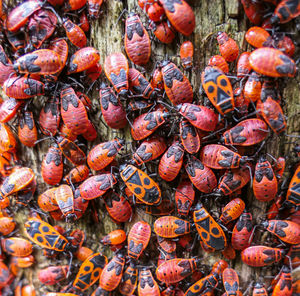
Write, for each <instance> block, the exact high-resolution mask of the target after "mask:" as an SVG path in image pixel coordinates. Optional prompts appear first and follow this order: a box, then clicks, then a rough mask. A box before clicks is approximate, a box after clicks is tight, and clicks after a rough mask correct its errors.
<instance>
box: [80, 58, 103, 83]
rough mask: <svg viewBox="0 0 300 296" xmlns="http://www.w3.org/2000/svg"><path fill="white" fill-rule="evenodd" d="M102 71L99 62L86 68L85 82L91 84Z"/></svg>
mask: <svg viewBox="0 0 300 296" xmlns="http://www.w3.org/2000/svg"><path fill="white" fill-rule="evenodd" d="M101 73H102V67H101V65H100V64H99V63H97V64H96V65H95V66H93V67H90V68H88V69H87V70H86V71H85V77H84V79H85V81H86V83H87V84H91V83H93V82H94V81H96V80H97V79H98V78H99V77H100V75H101Z"/></svg>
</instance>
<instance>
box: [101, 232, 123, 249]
mask: <svg viewBox="0 0 300 296" xmlns="http://www.w3.org/2000/svg"><path fill="white" fill-rule="evenodd" d="M125 240H126V233H125V231H124V230H122V229H117V230H114V231H111V232H110V233H109V234H108V235H106V236H104V237H103V238H102V239H101V240H100V243H101V244H103V245H119V244H122V243H123V242H124V241H125Z"/></svg>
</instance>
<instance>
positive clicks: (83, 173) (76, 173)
mask: <svg viewBox="0 0 300 296" xmlns="http://www.w3.org/2000/svg"><path fill="white" fill-rule="evenodd" d="M89 174H90V171H89V168H88V167H87V166H86V165H79V166H77V167H75V168H73V169H72V170H71V171H70V172H69V173H68V174H67V175H66V176H65V177H64V181H65V182H67V183H68V184H69V185H70V184H76V183H80V182H83V181H84V180H86V179H87V177H88V176H89Z"/></svg>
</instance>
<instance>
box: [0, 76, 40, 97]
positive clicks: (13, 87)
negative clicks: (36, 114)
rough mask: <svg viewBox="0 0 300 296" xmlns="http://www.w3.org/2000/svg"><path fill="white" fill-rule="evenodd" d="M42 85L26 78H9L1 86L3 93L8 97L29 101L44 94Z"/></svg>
mask: <svg viewBox="0 0 300 296" xmlns="http://www.w3.org/2000/svg"><path fill="white" fill-rule="evenodd" d="M44 87H45V85H44V83H42V82H40V81H38V80H35V79H32V78H27V77H16V76H13V77H10V78H8V79H7V80H5V82H4V84H3V91H4V93H5V94H6V95H7V96H8V97H12V98H15V99H29V98H32V97H34V96H40V95H43V94H44Z"/></svg>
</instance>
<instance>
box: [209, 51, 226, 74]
mask: <svg viewBox="0 0 300 296" xmlns="http://www.w3.org/2000/svg"><path fill="white" fill-rule="evenodd" d="M207 65H208V66H211V67H217V68H219V69H220V70H221V71H222V72H223V73H225V74H227V73H228V72H229V67H228V64H227V62H226V61H225V59H224V58H223V57H222V56H220V55H215V56H212V57H211V58H210V59H209V61H208V63H207Z"/></svg>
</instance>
